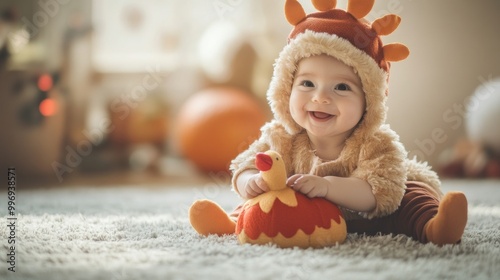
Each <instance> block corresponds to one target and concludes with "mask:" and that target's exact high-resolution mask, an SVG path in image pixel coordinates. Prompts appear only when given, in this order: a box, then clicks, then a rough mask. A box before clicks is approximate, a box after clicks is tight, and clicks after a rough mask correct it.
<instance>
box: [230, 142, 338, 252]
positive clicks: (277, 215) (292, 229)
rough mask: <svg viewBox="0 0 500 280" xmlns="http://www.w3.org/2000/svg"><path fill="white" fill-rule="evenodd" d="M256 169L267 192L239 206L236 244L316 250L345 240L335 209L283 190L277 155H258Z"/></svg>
mask: <svg viewBox="0 0 500 280" xmlns="http://www.w3.org/2000/svg"><path fill="white" fill-rule="evenodd" d="M256 166H257V168H258V169H259V170H260V172H261V175H262V177H263V179H264V180H265V181H266V182H267V183H268V185H269V188H270V189H271V190H270V191H269V192H266V193H264V194H261V195H259V196H257V197H255V198H253V199H250V200H248V201H247V202H246V203H245V205H244V206H243V210H242V212H241V213H240V215H239V218H238V221H237V224H236V234H237V236H238V240H239V242H240V243H251V244H266V243H273V244H276V245H278V246H279V247H295V246H297V247H301V248H307V247H315V248H319V247H325V246H331V245H334V244H336V243H342V242H343V241H344V240H345V238H346V236H347V227H346V223H345V220H344V218H343V216H342V213H341V212H340V210H339V208H338V207H337V206H336V205H334V204H333V203H331V202H329V201H327V200H326V199H324V198H308V197H307V196H305V195H303V194H301V193H299V192H296V191H294V190H292V189H291V188H288V187H286V183H285V182H286V175H285V174H286V173H285V172H286V171H285V168H284V163H283V160H282V159H281V156H280V155H279V154H278V153H276V152H274V151H268V152H266V153H260V154H258V155H257V158H256ZM263 166H264V168H263Z"/></svg>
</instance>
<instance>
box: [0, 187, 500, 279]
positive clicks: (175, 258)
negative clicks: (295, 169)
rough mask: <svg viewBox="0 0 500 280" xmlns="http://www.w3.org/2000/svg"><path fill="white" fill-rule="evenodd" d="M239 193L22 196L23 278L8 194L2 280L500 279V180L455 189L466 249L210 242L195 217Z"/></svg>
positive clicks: (399, 240)
mask: <svg viewBox="0 0 500 280" xmlns="http://www.w3.org/2000/svg"><path fill="white" fill-rule="evenodd" d="M228 189H229V187H227V186H223V187H219V186H217V185H216V184H206V185H202V186H198V187H192V188H190V187H164V188H158V187H155V188H147V187H144V188H140V187H118V186H117V187H106V188H100V187H71V188H63V189H62V188H53V189H47V190H25V191H23V190H18V192H17V196H16V204H17V205H16V206H17V209H16V210H17V214H18V216H17V217H18V219H17V221H16V232H15V241H16V244H15V245H16V248H15V270H16V272H11V271H9V270H8V267H10V264H9V263H8V262H7V261H8V256H7V254H8V253H9V252H10V250H9V246H10V245H9V244H8V238H9V236H11V235H12V233H10V231H9V229H8V227H6V226H5V225H8V220H7V218H8V216H7V215H6V213H7V207H8V206H7V193H6V192H5V191H4V192H0V194H1V197H0V209H1V210H0V211H1V212H0V213H3V214H2V221H3V224H4V225H3V226H2V229H1V231H0V242H1V245H0V248H2V250H1V254H0V262H1V263H0V278H1V279H54V280H57V279H94V280H97V279H107V280H121V279H148V280H149V279H500V181H445V182H444V186H443V189H444V190H445V191H450V190H462V191H464V192H465V193H466V195H467V197H468V200H469V223H468V225H467V228H466V231H465V234H464V236H463V240H462V243H461V244H460V245H455V246H444V247H441V248H440V247H436V246H434V245H432V244H426V245H423V244H420V243H417V242H415V241H413V240H411V239H409V238H407V237H405V236H394V237H391V236H375V237H365V236H361V235H349V236H348V239H347V240H346V242H345V243H344V244H341V245H338V246H335V247H330V248H324V249H306V250H303V249H280V248H276V247H273V246H267V245H266V246H251V245H239V244H238V243H237V240H236V238H235V236H225V237H216V236H210V237H208V238H203V237H200V236H198V235H197V234H196V233H195V232H194V231H193V230H192V229H191V227H190V225H189V223H188V220H187V210H188V208H189V206H190V204H191V203H192V202H193V201H194V200H195V199H199V198H208V199H212V200H214V201H216V202H218V203H220V204H221V205H222V206H223V207H224V208H225V209H227V210H231V209H232V208H233V207H234V206H236V204H237V203H238V202H239V200H238V198H237V197H236V195H235V194H234V193H232V192H230V191H229V190H228Z"/></svg>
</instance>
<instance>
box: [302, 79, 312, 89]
mask: <svg viewBox="0 0 500 280" xmlns="http://www.w3.org/2000/svg"><path fill="white" fill-rule="evenodd" d="M300 85H301V86H304V87H314V84H313V82H311V81H308V80H305V81H302V82H300Z"/></svg>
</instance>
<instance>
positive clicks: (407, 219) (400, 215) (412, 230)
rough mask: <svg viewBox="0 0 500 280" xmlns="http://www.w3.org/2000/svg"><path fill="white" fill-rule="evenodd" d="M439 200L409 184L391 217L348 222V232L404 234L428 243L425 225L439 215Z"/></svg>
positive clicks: (424, 189)
mask: <svg viewBox="0 0 500 280" xmlns="http://www.w3.org/2000/svg"><path fill="white" fill-rule="evenodd" d="M438 206H439V200H438V199H437V198H436V196H435V195H433V194H431V193H430V192H429V191H428V190H427V189H426V188H424V187H422V186H420V185H418V184H411V183H410V184H407V188H406V192H405V195H404V196H403V199H402V200H401V205H400V206H399V208H398V209H397V210H396V212H394V213H392V214H391V215H389V216H385V217H381V218H374V219H371V220H368V219H360V220H349V221H347V232H349V233H361V234H363V233H364V234H366V235H376V234H378V233H381V234H404V235H407V236H410V237H412V238H413V239H415V240H418V241H420V242H422V243H427V242H428V240H427V238H426V236H425V232H424V227H425V224H426V223H427V222H428V221H429V220H430V219H431V218H432V217H434V216H435V215H436V214H437V209H438Z"/></svg>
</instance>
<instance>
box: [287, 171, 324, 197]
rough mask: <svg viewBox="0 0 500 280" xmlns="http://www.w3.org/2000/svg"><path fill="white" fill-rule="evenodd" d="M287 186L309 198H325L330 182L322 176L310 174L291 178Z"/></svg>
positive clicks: (296, 175)
mask: <svg viewBox="0 0 500 280" xmlns="http://www.w3.org/2000/svg"><path fill="white" fill-rule="evenodd" d="M286 184H287V185H288V186H289V187H290V188H292V189H294V190H296V191H298V192H301V193H303V194H305V195H307V196H308V197H311V198H312V197H325V196H326V194H327V193H328V187H329V185H330V182H328V181H327V180H326V179H324V178H323V177H320V176H316V175H309V174H295V175H292V176H290V178H288V180H287V181H286Z"/></svg>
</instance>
